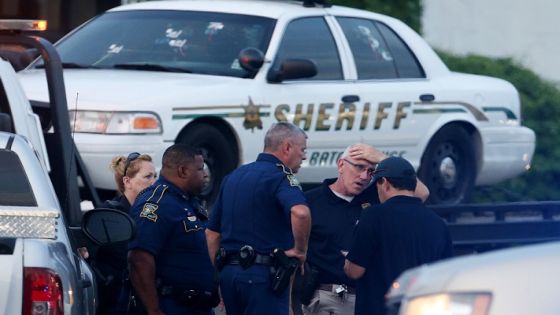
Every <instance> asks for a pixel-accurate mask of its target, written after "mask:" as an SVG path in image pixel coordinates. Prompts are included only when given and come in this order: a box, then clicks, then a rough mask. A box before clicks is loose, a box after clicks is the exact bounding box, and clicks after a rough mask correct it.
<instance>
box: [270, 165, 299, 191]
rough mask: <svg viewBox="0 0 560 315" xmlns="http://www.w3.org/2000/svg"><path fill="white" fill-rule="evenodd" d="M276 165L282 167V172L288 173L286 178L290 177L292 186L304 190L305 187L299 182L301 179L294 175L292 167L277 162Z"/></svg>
mask: <svg viewBox="0 0 560 315" xmlns="http://www.w3.org/2000/svg"><path fill="white" fill-rule="evenodd" d="M276 166H278V167H280V168H281V169H282V172H283V173H284V174H286V178H287V179H288V182H289V183H290V186H294V187H297V188H299V189H300V190H301V191H303V189H302V188H301V185H300V183H299V180H298V179H297V178H296V176H295V175H294V172H293V171H292V169H291V168H289V167H287V166H285V165H284V164H282V163H276Z"/></svg>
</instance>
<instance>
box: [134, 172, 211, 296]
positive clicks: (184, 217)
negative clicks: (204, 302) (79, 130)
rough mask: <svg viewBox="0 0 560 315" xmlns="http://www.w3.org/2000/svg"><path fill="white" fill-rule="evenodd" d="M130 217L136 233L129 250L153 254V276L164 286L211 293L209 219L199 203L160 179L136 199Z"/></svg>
mask: <svg viewBox="0 0 560 315" xmlns="http://www.w3.org/2000/svg"><path fill="white" fill-rule="evenodd" d="M131 213H132V217H133V219H134V220H135V222H136V228H137V232H136V237H135V238H134V239H133V240H132V241H131V242H130V243H129V246H128V248H129V249H141V250H145V251H147V252H149V253H150V254H152V255H153V256H154V259H155V263H156V276H157V277H158V278H160V279H161V280H162V281H163V283H164V284H166V285H173V286H178V287H184V288H188V289H196V290H206V291H211V290H213V289H214V287H215V283H214V268H213V266H212V264H211V262H210V258H209V256H208V247H207V244H206V236H205V234H204V229H205V228H206V224H207V222H208V221H207V217H208V215H207V212H206V210H205V209H203V208H202V207H201V206H200V203H199V202H198V199H196V198H194V197H192V196H189V195H187V194H185V193H184V192H183V191H182V190H181V189H179V188H178V187H177V186H175V185H174V184H173V183H171V182H169V181H167V180H166V179H165V178H164V177H163V176H160V177H159V178H158V180H157V181H156V182H155V183H154V184H153V185H152V186H150V187H149V188H147V189H146V190H144V191H143V192H141V194H140V195H139V196H138V197H137V199H136V201H135V202H134V205H133V206H132V208H131Z"/></svg>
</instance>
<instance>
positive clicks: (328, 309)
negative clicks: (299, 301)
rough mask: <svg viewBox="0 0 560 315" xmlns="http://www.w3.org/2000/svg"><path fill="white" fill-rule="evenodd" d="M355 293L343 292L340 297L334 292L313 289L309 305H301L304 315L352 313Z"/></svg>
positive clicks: (351, 314) (342, 314) (348, 314)
mask: <svg viewBox="0 0 560 315" xmlns="http://www.w3.org/2000/svg"><path fill="white" fill-rule="evenodd" d="M355 304H356V295H355V294H349V293H345V294H344V295H343V296H342V297H341V296H339V295H338V294H337V293H335V292H329V291H324V290H317V291H315V295H314V296H313V298H312V299H311V302H310V303H309V305H307V306H305V305H303V306H302V308H303V309H302V310H303V314H305V315H354V305H355Z"/></svg>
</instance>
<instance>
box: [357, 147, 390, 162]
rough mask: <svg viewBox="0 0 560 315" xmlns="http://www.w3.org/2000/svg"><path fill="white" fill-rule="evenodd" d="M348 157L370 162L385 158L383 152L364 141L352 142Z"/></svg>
mask: <svg viewBox="0 0 560 315" xmlns="http://www.w3.org/2000/svg"><path fill="white" fill-rule="evenodd" d="M349 154H350V157H351V158H353V159H356V160H366V161H368V162H370V163H372V164H377V163H379V162H381V161H382V160H384V159H385V157H386V156H385V154H383V152H381V151H379V150H377V149H376V148H374V147H373V146H371V145H369V144H365V143H358V144H354V145H352V146H351V147H350V151H349Z"/></svg>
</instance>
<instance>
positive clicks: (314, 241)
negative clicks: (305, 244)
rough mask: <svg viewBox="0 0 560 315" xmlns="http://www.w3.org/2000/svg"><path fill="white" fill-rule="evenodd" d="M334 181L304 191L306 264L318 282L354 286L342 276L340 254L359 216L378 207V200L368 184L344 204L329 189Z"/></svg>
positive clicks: (342, 200)
mask: <svg viewBox="0 0 560 315" xmlns="http://www.w3.org/2000/svg"><path fill="white" fill-rule="evenodd" d="M335 181H336V178H331V179H326V180H325V181H324V182H323V184H322V185H321V186H319V187H316V188H314V189H311V190H309V191H307V192H305V197H306V198H307V203H308V205H309V209H310V210H311V222H312V226H311V235H310V237H309V248H308V250H307V261H308V262H309V263H310V264H311V265H312V266H313V267H315V268H318V269H319V277H318V282H319V283H325V284H327V283H336V284H346V285H349V286H352V287H354V286H355V281H353V280H352V279H350V278H348V277H347V276H346V274H344V270H343V268H344V258H345V257H344V255H343V254H342V253H341V251H345V252H347V251H348V250H349V249H350V246H351V245H352V241H353V239H354V235H355V233H356V230H357V229H356V227H357V224H358V222H359V220H360V216H361V215H362V213H363V212H367V211H370V210H371V209H372V206H373V205H376V204H379V197H378V196H377V190H376V189H375V188H376V187H375V186H374V185H372V186H370V187H368V188H367V189H365V190H364V191H363V192H362V193H360V194H359V195H357V196H355V197H354V198H353V199H352V201H350V202H348V201H346V200H344V199H342V198H340V197H338V196H336V195H335V194H334V193H333V192H332V190H331V189H330V188H329V185H331V184H333V183H334V182H335Z"/></svg>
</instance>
